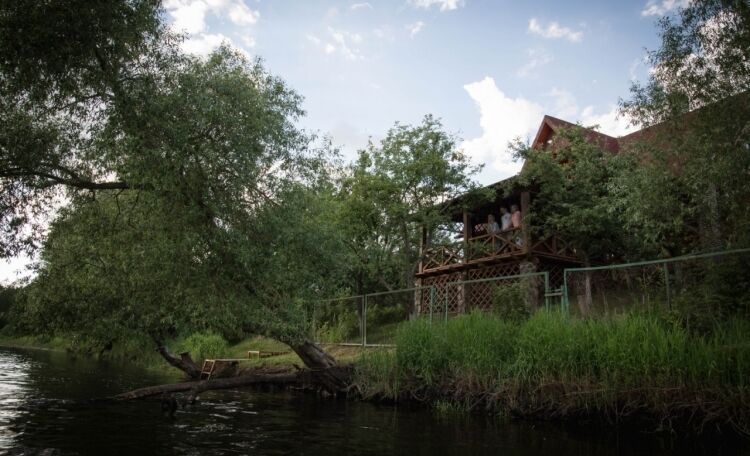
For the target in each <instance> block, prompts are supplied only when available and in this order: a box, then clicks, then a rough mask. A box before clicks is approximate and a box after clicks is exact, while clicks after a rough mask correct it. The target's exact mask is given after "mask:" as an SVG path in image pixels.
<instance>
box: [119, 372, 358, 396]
mask: <svg viewBox="0 0 750 456" xmlns="http://www.w3.org/2000/svg"><path fill="white" fill-rule="evenodd" d="M327 370H329V371H330V372H325V371H312V370H307V369H303V370H299V371H297V372H281V373H268V372H254V373H251V374H245V375H240V376H237V377H229V378H219V379H215V380H200V381H192V382H182V383H170V384H167V385H156V386H147V387H145V388H139V389H137V390H133V391H128V392H127V393H122V394H118V395H117V396H114V397H113V399H115V400H118V401H126V400H133V399H143V398H146V397H150V396H158V395H162V394H172V393H183V392H187V393H189V395H190V396H191V397H195V396H196V395H198V394H200V393H202V392H204V391H210V390H219V389H233V388H242V387H246V386H255V385H279V386H300V387H311V388H312V387H317V388H321V387H322V388H324V389H325V390H326V391H328V392H331V393H336V392H341V391H344V390H345V389H346V388H347V387H348V385H349V382H350V379H351V374H352V368H351V367H339V366H334V367H332V368H330V369H327ZM321 374H322V375H321ZM322 378H337V379H339V380H341V381H343V382H344V387H343V388H341V389H340V390H338V391H330V390H329V385H327V384H326V382H325V381H322V380H321V379H322Z"/></svg>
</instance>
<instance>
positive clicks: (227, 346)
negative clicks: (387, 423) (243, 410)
mask: <svg viewBox="0 0 750 456" xmlns="http://www.w3.org/2000/svg"><path fill="white" fill-rule="evenodd" d="M167 346H168V347H169V349H170V350H172V351H173V352H174V353H181V352H189V353H190V355H191V357H192V358H193V359H194V360H195V361H196V362H197V363H199V364H200V363H202V361H203V360H204V359H206V358H212V359H215V358H232V359H238V360H242V361H239V362H238V363H237V367H238V368H239V369H241V370H249V369H254V368H264V367H275V366H288V367H290V368H291V367H292V366H293V365H297V366H303V363H302V360H300V359H299V357H298V356H297V355H296V354H295V353H293V352H291V351H290V350H289V347H287V346H286V345H284V344H282V343H280V342H278V341H275V340H273V339H268V338H265V337H261V336H256V337H250V338H247V339H244V340H242V341H239V342H237V343H234V344H232V343H229V342H227V341H226V340H224V339H223V338H222V337H221V336H219V335H216V334H210V333H209V334H203V333H198V334H193V335H191V336H188V337H183V338H178V339H174V340H171V341H168V342H167ZM0 347H16V348H33V349H44V350H55V351H66V352H69V353H71V354H74V355H81V356H87V357H92V358H97V359H101V360H105V361H109V362H118V363H127V364H132V365H135V366H138V367H141V368H143V369H146V370H149V371H152V372H159V373H167V374H173V375H174V376H175V378H179V377H180V376H181V373H180V371H178V370H176V369H175V368H174V367H172V366H170V365H169V364H167V363H166V362H165V361H164V359H163V358H162V357H161V356H159V354H158V353H156V351H155V349H154V345H153V342H151V341H149V340H147V339H142V338H138V337H133V338H130V339H128V340H127V341H124V342H122V341H121V342H118V343H115V344H113V345H112V347H109V349H107V350H99V351H96V350H92V349H91V348H90V347H89V346H88V344H87V343H86V342H85V341H82V340H80V339H79V338H77V337H74V336H67V337H66V336H55V337H44V336H18V335H10V334H4V335H3V334H0ZM249 350H259V351H263V352H281V353H283V354H281V355H279V356H273V357H269V358H261V359H257V358H253V359H248V351H249ZM325 350H326V351H328V352H329V353H331V354H332V355H333V356H334V357H335V358H336V359H337V360H339V361H340V362H342V363H347V364H349V363H355V362H356V361H358V360H359V359H360V356H361V354H362V349H361V348H359V347H340V346H336V345H327V346H325ZM368 350H372V349H368Z"/></svg>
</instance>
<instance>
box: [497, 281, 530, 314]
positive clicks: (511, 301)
mask: <svg viewBox="0 0 750 456" xmlns="http://www.w3.org/2000/svg"><path fill="white" fill-rule="evenodd" d="M527 301H528V286H526V285H525V284H524V283H522V282H512V283H508V284H499V285H498V286H496V287H495V288H494V289H493V291H492V311H493V313H495V314H497V315H498V316H500V318H503V319H505V320H512V321H522V320H525V319H526V318H528V317H529V316H530V315H531V307H530V306H529V305H528V303H527Z"/></svg>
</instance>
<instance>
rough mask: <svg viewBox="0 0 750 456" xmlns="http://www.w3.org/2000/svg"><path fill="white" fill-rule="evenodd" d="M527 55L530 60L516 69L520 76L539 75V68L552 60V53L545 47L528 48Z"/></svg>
mask: <svg viewBox="0 0 750 456" xmlns="http://www.w3.org/2000/svg"><path fill="white" fill-rule="evenodd" d="M526 55H527V56H528V58H529V60H528V61H527V62H526V63H525V64H524V65H523V66H522V67H521V68H519V69H518V71H516V75H518V76H519V77H522V78H525V77H537V76H538V74H537V70H538V69H540V68H541V67H543V66H545V65H547V64H548V63H550V62H552V60H553V58H552V55H551V54H550V53H549V52H547V51H546V50H545V49H528V50H527V51H526Z"/></svg>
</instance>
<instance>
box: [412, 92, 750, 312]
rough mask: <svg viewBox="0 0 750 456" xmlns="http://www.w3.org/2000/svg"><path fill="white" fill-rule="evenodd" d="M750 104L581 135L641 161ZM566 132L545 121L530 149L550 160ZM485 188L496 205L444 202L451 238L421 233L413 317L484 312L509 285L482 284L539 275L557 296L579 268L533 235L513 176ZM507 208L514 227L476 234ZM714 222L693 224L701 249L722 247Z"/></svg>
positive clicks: (674, 164)
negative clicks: (514, 212)
mask: <svg viewBox="0 0 750 456" xmlns="http://www.w3.org/2000/svg"><path fill="white" fill-rule="evenodd" d="M749 97H750V92H743V93H741V94H738V95H735V96H732V97H729V98H727V99H725V100H722V101H720V102H717V103H713V104H711V105H707V106H704V107H701V108H699V109H696V110H694V111H691V112H688V113H686V114H684V115H682V116H680V117H678V118H676V119H673V120H672V121H666V122H662V123H659V124H655V125H652V126H650V127H647V128H644V129H642V130H638V131H635V132H632V133H630V134H628V135H625V136H622V137H619V138H615V137H612V136H609V135H606V134H603V133H600V132H597V131H595V130H593V129H584V136H585V137H586V138H587V139H588V140H589V141H591V142H592V143H596V144H597V145H599V147H601V148H602V149H603V150H605V151H608V152H609V153H611V154H619V153H636V154H638V157H639V159H640V160H643V161H648V160H650V157H649V155H648V154H649V153H648V151H645V152H640V151H639V146H640V145H643V144H647V145H649V147H657V148H662V146H664V147H667V146H670V145H672V144H674V142H675V141H676V140H678V139H680V138H684V137H685V136H686V133H687V132H689V130H690V129H691V128H692V126H693V125H695V124H696V123H697V122H700V120H701V119H703V118H707V119H713V118H715V116H716V115H724V116H726V112H729V113H731V112H737V107H738V106H739V107H741V108H743V109H745V107H746V106H748V99H749ZM731 106H734V109H728V108H729V107H731ZM704 116H705V117H704ZM572 127H575V128H582V127H580V126H577V125H575V124H573V123H570V122H566V121H564V120H561V119H557V118H555V117H551V116H544V118H543V119H542V122H541V125H540V126H539V129H538V130H537V134H536V136H535V138H534V141H533V143H532V147H534V148H538V149H542V150H549V151H550V152H551V153H554V151H555V149H556V148H559V147H563V146H564V141H560V140H557V141H556V135H557V134H558V133H559V132H560V131H561V130H562V129H568V128H572ZM681 160H682V159H681V158H680V157H679V156H678V155H674V154H673V155H672V156H670V158H669V165H670V168H672V170H673V171H674V172H675V173H679V172H680V168H681V166H682V162H681ZM489 188H490V189H492V190H494V192H495V200H494V201H492V202H489V203H487V202H484V203H475V204H472V203H471V202H470V201H469V199H468V198H469V195H464V196H463V197H459V198H458V199H456V200H454V201H452V202H450V203H449V204H451V203H452V205H450V206H448V207H454V208H455V209H454V210H453V211H449V213H450V218H451V222H452V227H453V231H454V234H453V235H452V236H446V235H443V236H439V238H440V240H441V241H436V240H434V239H428V237H427V233H426V232H425V233H424V235H423V237H422V245H421V247H422V252H421V253H422V256H421V262H420V264H419V268H418V272H417V273H416V274H415V279H416V284H417V286H421V287H429V288H428V290H429V292H430V294H431V296H427V292H426V291H425V289H422V292H421V293H418V294H417V295H418V296H417V297H416V308H417V312H419V313H425V312H426V310H427V307H426V306H427V304H428V303H431V304H435V303H437V304H438V306H439V307H440V310H441V311H445V309H446V308H447V312H446V313H462V312H466V311H470V310H472V309H477V308H478V309H488V308H490V307H491V306H492V301H493V294H494V293H495V291H496V290H497V288H498V286H499V285H498V284H500V283H502V282H507V281H500V280H498V281H492V280H490V281H482V279H492V278H501V277H507V276H515V275H520V274H526V273H533V272H543V271H544V272H547V273H548V277H549V284H548V288H547V290H546V291H550V290H554V289H558V288H560V287H561V285H562V282H563V270H564V269H565V268H566V267H571V266H577V265H580V264H581V259H580V258H579V256H578V255H577V253H576V250H575V248H574V247H573V246H572V245H570V244H569V243H568V242H566V241H565V239H563V238H561V237H560V236H558V235H555V234H552V235H548V236H545V237H536V236H535V235H534V234H533V233H534V232H535V230H533V227H532V226H530V220H529V219H527V218H526V215H528V214H529V209H530V206H531V204H532V203H533V201H534V195H535V189H534V188H533V187H526V186H523V185H521V184H520V183H519V182H518V179H517V177H511V178H509V179H505V180H502V181H499V182H496V183H494V184H492V185H490V186H489ZM513 204H515V205H518V207H519V208H520V210H521V215H522V218H521V226H520V227H518V228H513V229H510V230H506V231H500V232H496V233H491V234H490V233H487V232H486V231H481V230H478V229H477V227H479V226H480V225H481V224H484V223H486V222H487V216H488V215H489V214H492V215H494V216H495V218H496V219H498V222H499V213H500V208H501V207H506V208H509V207H510V206H511V205H513ZM714 210H716V209H714ZM537 216H539V214H537ZM719 217H720V215H719V214H718V213H717V214H715V215H711V216H710V217H708V219H709V220H705V219H699V220H696V224H698V225H704V226H706V227H707V228H703V229H700V230H699V232H700V233H702V234H701V243H702V244H704V248H705V249H707V250H716V249H717V248H720V247H721V245H720V243H717V240H718V239H719V237H718V235H717V234H715V233H718V229H713V228H711V229H709V227H710V225H711V224H712V223H713V224H715V223H716V220H718V219H719ZM448 231H450V230H448ZM704 238H705V239H704ZM446 241H449V242H446ZM717 246H718V247H717ZM466 282H468V283H466ZM532 285H533V284H532ZM539 288H540V287H539V284H538V283H537V284H536V285H533V286H532V287H530V288H529V287H527V288H525V289H527V290H532V291H534V289H536V290H537V291H536V292H534V293H532V294H533V295H534V298H533V299H532V301H531V302H532V305H534V301H536V305H541V299H540V298H541V297H542V296H541V295H540V293H539Z"/></svg>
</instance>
